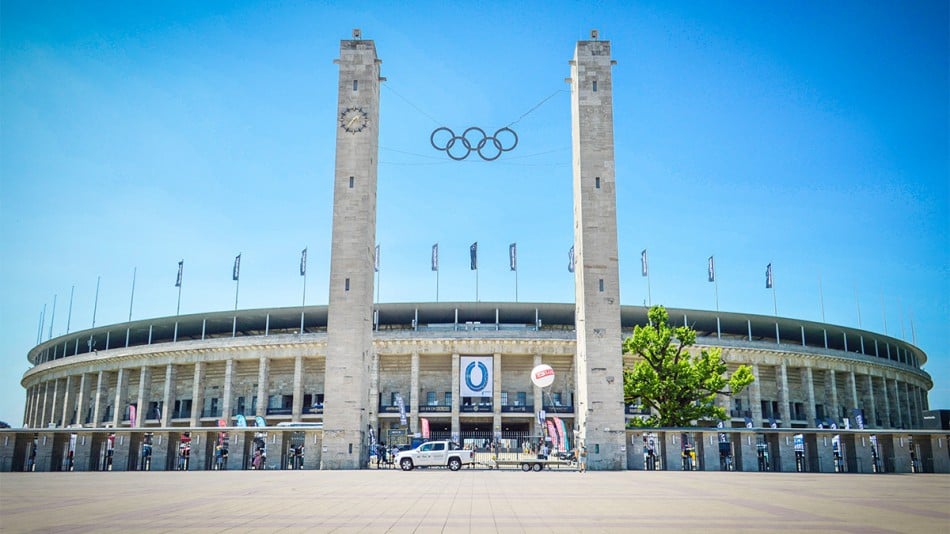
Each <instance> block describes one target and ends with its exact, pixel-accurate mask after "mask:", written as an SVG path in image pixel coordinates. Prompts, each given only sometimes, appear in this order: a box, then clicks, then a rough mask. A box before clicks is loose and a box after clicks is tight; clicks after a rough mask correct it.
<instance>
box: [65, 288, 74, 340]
mask: <svg viewBox="0 0 950 534" xmlns="http://www.w3.org/2000/svg"><path fill="white" fill-rule="evenodd" d="M75 289H76V286H75V284H74V285H73V286H72V287H71V288H70V289H69V312H68V313H67V314H66V333H67V334H68V333H69V324H70V323H71V322H72V319H73V291H75Z"/></svg>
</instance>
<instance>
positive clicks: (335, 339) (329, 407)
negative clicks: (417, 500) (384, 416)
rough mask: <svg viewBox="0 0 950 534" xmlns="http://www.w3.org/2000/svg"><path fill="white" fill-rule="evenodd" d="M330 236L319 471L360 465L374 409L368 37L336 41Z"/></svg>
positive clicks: (373, 113)
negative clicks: (371, 394)
mask: <svg viewBox="0 0 950 534" xmlns="http://www.w3.org/2000/svg"><path fill="white" fill-rule="evenodd" d="M336 63H337V64H338V65H339V66H340V81H339V87H338V90H339V100H338V103H337V125H336V171H335V175H334V180H333V241H332V244H331V249H330V299H329V306H328V311H327V315H328V317H327V360H326V383H325V389H324V393H325V399H326V400H325V405H324V414H323V447H324V452H323V454H322V461H321V466H320V468H321V469H359V468H360V467H362V466H363V464H364V463H365V462H366V461H367V460H366V459H367V458H368V454H366V447H367V440H366V431H367V428H368V424H369V422H370V420H371V418H373V416H374V414H375V411H376V402H375V399H370V398H369V382H370V378H369V374H370V372H369V371H370V365H371V363H372V356H373V354H372V351H373V339H372V336H373V317H372V314H373V266H374V253H375V242H376V168H377V154H378V151H379V84H380V81H381V78H380V75H379V69H380V63H381V61H380V60H379V59H378V58H377V57H376V45H375V44H374V43H373V41H364V40H362V39H360V32H359V30H354V31H353V39H352V40H349V41H341V42H340V59H339V60H337V61H336Z"/></svg>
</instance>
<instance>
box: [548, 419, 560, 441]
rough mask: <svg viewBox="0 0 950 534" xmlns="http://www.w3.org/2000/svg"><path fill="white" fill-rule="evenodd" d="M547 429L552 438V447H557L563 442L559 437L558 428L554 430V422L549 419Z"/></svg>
mask: <svg viewBox="0 0 950 534" xmlns="http://www.w3.org/2000/svg"><path fill="white" fill-rule="evenodd" d="M547 427H548V436H549V437H550V438H551V445H554V446H555V447H556V446H557V445H558V443H560V442H561V438H560V436H558V435H557V428H554V421H552V420H551V419H548V420H547Z"/></svg>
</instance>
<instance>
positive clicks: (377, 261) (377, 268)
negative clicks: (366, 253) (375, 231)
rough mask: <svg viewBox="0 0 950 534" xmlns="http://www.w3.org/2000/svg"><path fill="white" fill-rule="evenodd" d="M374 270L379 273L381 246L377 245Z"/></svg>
mask: <svg viewBox="0 0 950 534" xmlns="http://www.w3.org/2000/svg"><path fill="white" fill-rule="evenodd" d="M373 270H374V271H376V272H377V273H378V272H379V245H376V252H375V254H374V256H373Z"/></svg>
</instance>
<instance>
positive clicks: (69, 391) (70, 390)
mask: <svg viewBox="0 0 950 534" xmlns="http://www.w3.org/2000/svg"><path fill="white" fill-rule="evenodd" d="M75 389H76V381H75V380H73V375H69V376H67V377H66V384H65V387H64V388H63V414H62V420H61V421H60V422H59V426H61V427H63V428H65V427H67V426H69V424H70V422H71V417H70V416H71V415H72V413H73V405H74V404H76V393H75V391H74V390H75Z"/></svg>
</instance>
